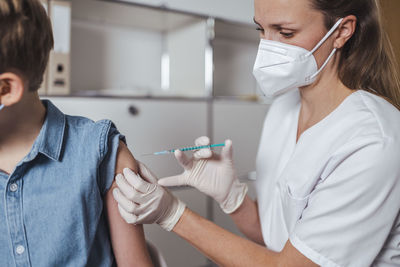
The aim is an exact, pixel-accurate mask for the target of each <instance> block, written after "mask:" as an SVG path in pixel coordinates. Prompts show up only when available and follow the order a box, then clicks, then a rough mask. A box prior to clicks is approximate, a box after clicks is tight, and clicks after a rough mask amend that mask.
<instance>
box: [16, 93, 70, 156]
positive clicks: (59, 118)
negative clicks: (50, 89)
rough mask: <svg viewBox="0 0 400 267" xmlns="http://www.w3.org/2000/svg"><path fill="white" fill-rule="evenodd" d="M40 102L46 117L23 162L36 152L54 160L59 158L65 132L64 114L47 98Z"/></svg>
mask: <svg viewBox="0 0 400 267" xmlns="http://www.w3.org/2000/svg"><path fill="white" fill-rule="evenodd" d="M42 103H43V105H44V106H45V108H46V111H47V112H46V119H45V121H44V123H43V126H42V129H41V130H40V133H39V135H38V137H37V138H36V141H35V143H34V144H33V147H32V150H31V152H30V153H29V154H28V155H27V156H26V158H25V160H24V161H25V162H27V161H31V160H33V159H34V158H35V157H36V156H37V154H38V153H41V154H43V155H45V156H47V157H48V158H50V159H52V160H54V161H59V160H60V156H61V149H62V146H63V140H64V132H65V123H66V122H65V115H64V114H63V113H62V112H61V111H60V110H59V109H58V108H57V107H56V106H54V105H53V104H52V103H51V102H50V101H49V100H43V101H42Z"/></svg>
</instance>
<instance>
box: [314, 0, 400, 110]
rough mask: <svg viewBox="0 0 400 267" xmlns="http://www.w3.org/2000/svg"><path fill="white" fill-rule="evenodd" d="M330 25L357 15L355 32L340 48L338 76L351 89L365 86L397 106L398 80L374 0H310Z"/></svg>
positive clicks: (377, 4) (395, 64)
mask: <svg viewBox="0 0 400 267" xmlns="http://www.w3.org/2000/svg"><path fill="white" fill-rule="evenodd" d="M311 2H312V5H313V7H314V8H315V9H316V10H319V11H322V12H323V13H324V15H325V26H326V28H327V29H329V28H331V27H332V26H333V25H334V23H335V22H336V21H337V20H338V19H339V18H343V17H346V16H349V15H354V16H356V17H357V27H356V31H355V33H354V35H353V36H352V37H351V39H350V40H349V41H348V42H347V43H346V44H345V45H344V47H343V48H342V49H341V52H342V53H341V57H340V59H339V77H340V79H341V81H342V82H343V84H344V85H346V86H347V87H349V88H351V89H364V90H366V91H369V92H371V93H374V94H377V95H379V96H382V97H384V98H386V99H387V100H388V101H390V102H391V103H392V104H393V105H395V106H396V107H397V108H398V109H400V81H399V74H398V72H397V70H398V66H397V63H396V60H395V55H394V51H393V48H392V45H391V44H390V41H389V38H388V36H387V34H386V32H385V31H384V30H383V26H382V22H381V14H380V6H379V3H378V1H377V0H350V1H349V0H335V1H332V0H311Z"/></svg>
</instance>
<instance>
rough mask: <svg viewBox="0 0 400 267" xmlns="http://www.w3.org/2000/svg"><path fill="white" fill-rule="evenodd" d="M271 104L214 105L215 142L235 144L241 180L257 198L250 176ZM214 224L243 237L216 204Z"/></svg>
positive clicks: (235, 160)
mask: <svg viewBox="0 0 400 267" xmlns="http://www.w3.org/2000/svg"><path fill="white" fill-rule="evenodd" d="M268 107H269V106H268V105H265V104H254V103H243V102H234V101H217V102H215V104H214V123H213V132H214V136H213V138H214V141H215V142H222V141H223V140H225V139H227V138H230V139H232V141H233V156H234V163H235V168H236V171H237V174H238V176H239V177H240V178H241V180H242V181H243V182H245V183H247V185H248V186H249V193H248V194H249V196H250V197H251V198H252V199H255V198H256V192H255V188H254V182H253V181H250V180H248V179H247V174H248V173H249V172H253V171H254V170H255V161H256V155H257V152H258V145H259V141H260V137H261V131H262V128H263V124H264V119H265V116H266V113H267V110H268ZM210 212H212V214H213V221H214V222H215V223H216V224H218V225H219V226H221V227H223V228H225V229H226V230H228V231H230V232H233V233H235V234H238V235H242V234H241V233H240V232H239V230H238V229H237V228H236V226H235V224H234V222H233V221H232V219H231V218H230V216H228V215H226V214H225V213H224V212H223V211H222V210H221V209H220V207H219V206H218V205H217V204H216V203H215V202H214V203H213V210H212V211H210Z"/></svg>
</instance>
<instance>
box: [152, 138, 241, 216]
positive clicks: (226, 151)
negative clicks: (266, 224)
mask: <svg viewBox="0 0 400 267" xmlns="http://www.w3.org/2000/svg"><path fill="white" fill-rule="evenodd" d="M195 144H196V146H206V145H209V144H210V139H209V138H208V137H206V136H203V137H200V138H198V139H196V141H195ZM175 157H176V159H177V160H178V162H179V163H180V164H181V166H182V167H183V168H184V172H183V173H182V174H180V175H176V176H171V177H167V178H163V179H160V180H158V184H160V185H163V186H182V185H189V186H193V187H195V188H197V189H198V190H199V191H201V192H203V193H204V194H206V195H208V196H210V197H212V198H214V199H215V200H216V201H217V202H218V203H219V205H220V207H221V208H222V210H223V211H224V212H225V213H228V214H229V213H232V212H234V211H235V210H237V209H238V208H239V207H240V205H241V204H242V202H243V200H244V197H245V196H246V194H247V190H248V188H247V185H246V184H244V183H240V182H239V180H238V178H237V176H236V174H235V169H234V166H233V160H232V141H231V140H226V141H225V147H223V148H222V152H221V155H218V154H215V153H212V152H211V150H210V149H201V150H199V151H197V152H196V153H195V154H194V156H193V158H190V159H189V158H187V157H186V155H185V154H184V153H183V152H182V151H180V150H176V151H175Z"/></svg>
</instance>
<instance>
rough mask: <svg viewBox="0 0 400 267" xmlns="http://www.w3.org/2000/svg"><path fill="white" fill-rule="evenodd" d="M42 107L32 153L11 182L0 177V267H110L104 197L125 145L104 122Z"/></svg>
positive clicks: (22, 163) (23, 161) (6, 176)
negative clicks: (42, 116)
mask: <svg viewBox="0 0 400 267" xmlns="http://www.w3.org/2000/svg"><path fill="white" fill-rule="evenodd" d="M43 103H44V105H45V106H46V108H47V114H46V119H45V122H44V125H43V127H42V129H41V131H40V134H39V136H38V137H37V139H36V141H35V143H34V145H33V146H32V149H31V151H30V152H29V154H28V155H27V156H26V157H25V158H24V159H23V160H22V161H21V162H20V163H19V164H18V165H17V167H16V168H15V170H14V171H13V172H12V173H11V174H10V175H7V174H6V173H4V172H1V171H0V193H1V197H0V266H7V267H8V266H40V267H45V266H73V267H77V266H113V265H115V261H114V256H113V253H112V248H111V243H110V238H109V231H108V226H107V218H106V214H105V210H104V207H105V206H104V205H103V197H104V196H105V193H106V192H107V190H108V189H109V188H110V186H111V184H112V182H113V179H114V171H115V161H116V153H117V150H118V145H119V140H120V139H122V140H124V138H123V136H121V135H120V134H119V132H118V131H117V130H116V128H115V127H114V125H113V124H112V123H111V122H110V121H107V120H103V121H99V122H96V123H95V122H93V121H91V120H89V119H86V118H83V117H73V116H67V115H64V114H63V113H62V112H61V111H59V110H58V109H57V108H56V107H55V106H54V105H53V104H52V103H51V102H49V101H43Z"/></svg>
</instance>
